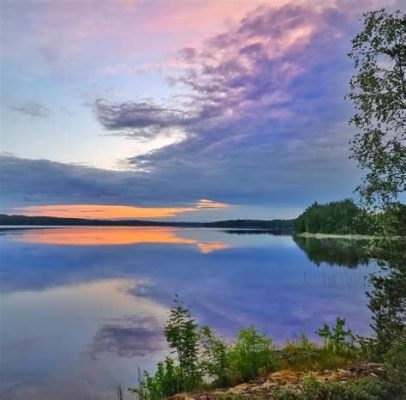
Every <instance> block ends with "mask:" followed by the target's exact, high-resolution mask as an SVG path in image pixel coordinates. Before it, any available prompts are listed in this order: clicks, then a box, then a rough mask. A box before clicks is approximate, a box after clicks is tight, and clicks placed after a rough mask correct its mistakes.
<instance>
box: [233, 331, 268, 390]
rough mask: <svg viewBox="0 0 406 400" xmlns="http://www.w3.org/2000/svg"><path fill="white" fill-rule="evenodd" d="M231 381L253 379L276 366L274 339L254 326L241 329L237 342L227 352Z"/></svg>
mask: <svg viewBox="0 0 406 400" xmlns="http://www.w3.org/2000/svg"><path fill="white" fill-rule="evenodd" d="M227 363H228V369H229V380H230V383H238V382H244V381H248V380H251V379H253V378H256V377H258V376H259V375H261V374H264V373H267V372H270V371H272V370H274V369H275V367H276V353H275V348H274V346H273V344H272V340H271V339H268V338H267V337H266V335H265V334H262V333H258V332H257V331H256V330H255V328H254V327H249V328H245V329H241V330H240V331H239V333H238V336H237V341H236V343H235V344H233V345H232V346H230V348H229V350H228V352H227Z"/></svg>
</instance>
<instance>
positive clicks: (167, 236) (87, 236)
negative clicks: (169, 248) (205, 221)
mask: <svg viewBox="0 0 406 400" xmlns="http://www.w3.org/2000/svg"><path fill="white" fill-rule="evenodd" d="M16 240H18V241H21V242H24V243H36V244H54V245H66V246H108V245H111V246H116V245H130V244H134V245H135V244H185V245H191V246H195V247H196V248H197V249H198V250H199V251H200V253H202V254H207V253H211V252H212V251H216V250H224V249H227V248H228V247H229V246H228V245H227V244H225V243H221V242H219V241H201V240H195V239H189V238H183V237H180V236H178V235H177V232H176V230H175V229H173V228H155V227H154V228H145V227H142V228H124V227H120V228H110V227H109V228H105V227H100V228H99V227H98V228H84V227H80V228H74V227H70V228H51V229H38V230H37V229H29V230H25V231H23V232H22V233H21V235H19V236H17V239H16Z"/></svg>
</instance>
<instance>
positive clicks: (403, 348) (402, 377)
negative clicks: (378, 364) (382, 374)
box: [385, 332, 406, 400]
mask: <svg viewBox="0 0 406 400" xmlns="http://www.w3.org/2000/svg"><path fill="white" fill-rule="evenodd" d="M385 369H386V374H387V377H386V380H387V387H388V393H389V395H390V398H391V399H393V400H401V399H406V333H405V332H403V334H401V335H400V336H399V337H398V338H397V339H396V340H395V341H394V342H393V344H392V346H391V348H390V349H389V351H388V352H387V353H386V355H385Z"/></svg>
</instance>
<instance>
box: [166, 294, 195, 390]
mask: <svg viewBox="0 0 406 400" xmlns="http://www.w3.org/2000/svg"><path fill="white" fill-rule="evenodd" d="M165 336H166V340H167V342H168V344H169V347H170V348H171V349H173V353H176V356H177V361H178V363H179V371H180V376H181V385H180V386H181V389H182V390H191V389H194V388H196V387H198V386H199V385H200V384H201V383H202V375H201V370H200V367H199V363H198V352H199V330H198V325H197V324H196V323H195V321H194V319H193V318H192V317H191V315H190V312H189V310H188V309H187V308H185V307H184V306H183V304H182V302H181V301H180V299H179V298H178V296H176V297H175V305H174V307H172V308H171V311H170V315H169V320H168V322H167V325H166V327H165Z"/></svg>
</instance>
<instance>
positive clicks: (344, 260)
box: [294, 236, 369, 268]
mask: <svg viewBox="0 0 406 400" xmlns="http://www.w3.org/2000/svg"><path fill="white" fill-rule="evenodd" d="M294 241H295V243H296V244H297V245H298V246H299V247H300V248H301V249H302V250H303V251H304V252H305V253H306V255H307V257H308V258H309V260H310V261H312V262H314V263H315V264H316V265H320V263H322V262H325V263H327V264H329V265H339V266H345V267H348V268H356V267H358V266H359V265H366V264H368V262H369V255H368V251H367V247H368V244H369V242H368V241H367V240H349V239H331V238H324V239H316V238H314V237H301V236H295V237H294Z"/></svg>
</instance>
